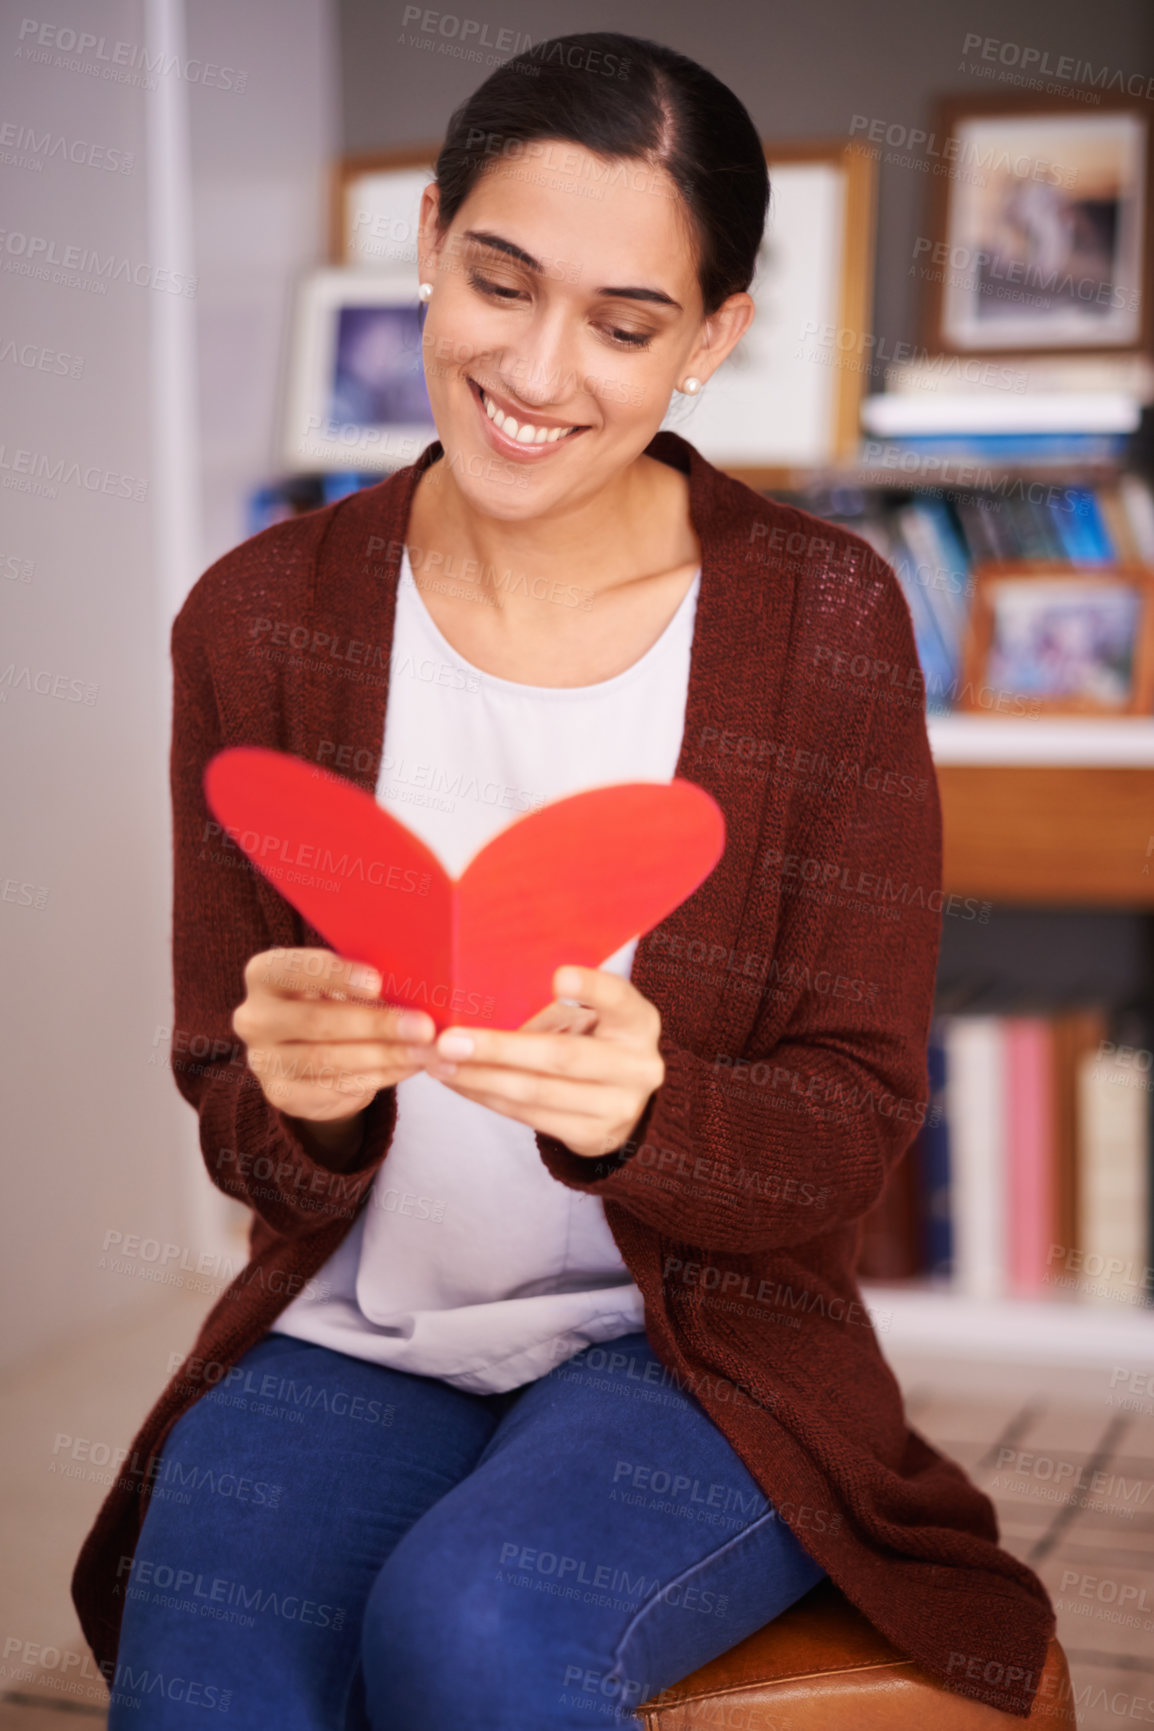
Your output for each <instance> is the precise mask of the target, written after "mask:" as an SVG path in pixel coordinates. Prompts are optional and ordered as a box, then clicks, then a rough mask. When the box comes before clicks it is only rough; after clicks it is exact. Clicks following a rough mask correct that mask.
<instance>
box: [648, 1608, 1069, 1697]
mask: <svg viewBox="0 0 1154 1731" xmlns="http://www.w3.org/2000/svg"><path fill="white" fill-rule="evenodd" d="M637 1713H638V1715H639V1716H640V1718H641V1721H642V1723H643V1724H644V1725H645V1727H646V1731H1011V1727H1013V1726H1021V1725H1036V1726H1043V1725H1044V1726H1045V1727H1046V1731H1077V1719H1076V1718H1075V1714H1074V1698H1073V1692H1072V1690H1071V1687H1070V1674H1069V1671H1068V1670H1067V1668H1066V1656H1065V1654H1064V1653H1063V1651H1062V1649H1061V1647H1060V1646H1059V1645H1058V1643H1057V1641H1056V1640H1054V1641H1051V1642H1050V1650H1049V1652H1048V1654H1047V1656H1046V1665H1045V1669H1044V1671H1043V1672H1042V1679H1041V1682H1040V1684H1039V1687H1038V1693H1037V1695H1036V1696H1035V1698H1034V1709H1033V1712H1032V1713H1031V1714H1030V1717H1029V1718H1028V1719H1018V1718H1015V1717H1014V1715H1013V1714H1012V1713H1000V1712H998V1711H997V1709H996V1708H994V1707H987V1706H986V1705H985V1704H984V1703H983V1702H981V1701H971V1700H970V1699H969V1698H968V1697H966V1696H964V1695H956V1694H954V1692H953V1690H951V1689H945V1688H943V1687H942V1685H941V1684H940V1683H938V1682H937V1681H936V1680H935V1679H934V1678H933V1677H930V1676H929V1675H928V1674H927V1673H926V1672H925V1671H922V1670H921V1669H919V1667H918V1666H917V1665H915V1664H914V1662H913V1660H912V1659H904V1658H903V1657H902V1656H901V1654H899V1653H897V1652H895V1651H894V1649H893V1648H892V1647H891V1646H890V1644H889V1642H888V1641H887V1640H886V1639H885V1637H884V1636H883V1635H879V1633H878V1631H877V1630H876V1629H875V1628H874V1627H873V1625H872V1623H869V1622H867V1621H866V1619H865V1618H864V1617H863V1616H862V1615H861V1613H860V1612H859V1611H857V1610H856V1609H855V1608H854V1607H853V1606H852V1605H851V1604H850V1603H849V1601H848V1600H847V1599H845V1598H844V1597H843V1596H842V1594H841V1593H839V1592H838V1590H837V1588H836V1587H834V1586H832V1585H831V1583H830V1582H828V1581H822V1582H821V1583H820V1584H819V1585H818V1586H816V1587H815V1588H814V1589H813V1591H812V1592H810V1593H807V1594H806V1596H805V1598H804V1599H799V1600H798V1602H797V1604H796V1605H792V1606H791V1607H790V1609H789V1610H788V1611H785V1612H783V1613H782V1615H781V1616H780V1617H777V1618H775V1619H774V1621H773V1622H772V1623H767V1624H766V1626H765V1628H764V1629H759V1630H758V1631H757V1633H756V1634H754V1635H750V1636H749V1638H748V1639H747V1640H745V1641H742V1642H741V1643H740V1645H739V1646H736V1647H732V1648H731V1649H730V1651H729V1652H728V1653H723V1654H722V1656H721V1657H720V1658H719V1659H713V1660H711V1662H710V1663H709V1664H708V1665H703V1666H702V1667H701V1669H700V1670H699V1671H694V1673H693V1675H692V1676H690V1677H686V1678H684V1679H683V1680H682V1681H681V1682H680V1683H675V1684H674V1685H673V1686H672V1687H671V1688H669V1689H664V1690H662V1692H661V1694H660V1695H654V1696H653V1697H652V1698H651V1699H650V1700H648V1701H643V1702H641V1703H640V1705H639V1706H638V1708H637Z"/></svg>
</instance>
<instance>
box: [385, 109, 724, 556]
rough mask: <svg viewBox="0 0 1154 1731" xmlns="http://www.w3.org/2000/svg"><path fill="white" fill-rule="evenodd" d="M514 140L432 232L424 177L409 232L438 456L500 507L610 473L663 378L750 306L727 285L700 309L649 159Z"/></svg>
mask: <svg viewBox="0 0 1154 1731" xmlns="http://www.w3.org/2000/svg"><path fill="white" fill-rule="evenodd" d="M531 148H532V147H527V148H526V152H525V154H524V155H523V156H521V157H520V159H519V160H513V159H511V158H509V157H504V158H501V157H495V158H494V161H493V166H492V167H490V168H489V169H487V170H486V172H485V173H483V174H482V175H481V176H480V178H479V179H478V181H477V183H476V184H475V185H474V187H473V190H472V192H471V193H470V194H469V196H468V198H467V199H466V200H465V202H464V203H463V205H462V206H461V209H460V210H459V211H458V212H457V215H456V217H455V219H454V221H453V222H452V224H451V225H450V227H449V229H448V230H447V231H446V232H445V233H444V234H443V235H442V234H438V233H437V230H436V225H435V217H436V210H437V201H438V194H437V191H436V188H434V187H430V188H429V189H427V190H426V192H425V194H424V198H423V201H422V206H421V243H420V249H419V256H420V276H421V281H423V282H431V283H432V284H433V285H434V288H433V296H432V299H431V300H430V301H429V303H428V311H427V314H426V320H425V327H424V335H423V349H424V362H425V377H426V384H427V387H428V392H429V401H430V403H431V405H432V409H433V415H434V418H435V420H436V424H437V434H438V437H439V439H440V442H441V445H442V446H443V448H444V451H445V458H446V461H447V463H448V467H449V470H450V472H451V473H452V474H453V477H454V479H455V481H456V483H457V485H458V487H459V488H460V490H461V492H462V493H463V494H464V495H465V497H466V498H467V499H468V501H469V502H470V503H471V504H472V505H473V506H474V507H475V508H476V509H477V510H479V511H482V512H484V513H485V514H486V515H489V516H494V517H501V518H506V519H510V520H518V521H519V520H525V519H528V518H533V517H538V516H544V515H547V514H549V513H550V512H551V511H552V510H554V509H555V508H557V507H559V506H563V507H564V508H566V509H570V508H572V507H573V506H574V505H576V504H580V503H582V502H583V501H585V500H587V499H591V498H593V497H594V496H595V495H596V494H597V493H598V492H600V490H601V489H602V488H603V487H605V486H606V484H607V483H609V482H611V481H612V480H614V479H615V478H616V477H617V476H618V475H619V473H620V472H621V471H622V470H623V469H624V468H625V467H626V466H627V465H628V464H629V463H631V462H632V461H633V460H634V458H636V457H637V456H638V455H639V454H640V453H641V452H642V451H643V450H644V449H645V447H646V445H647V444H648V443H649V441H650V439H651V438H652V437H653V435H654V433H655V432H656V431H657V428H658V427H659V426H660V424H661V421H662V419H663V418H664V416H665V413H666V410H667V409H668V407H669V400H670V396H671V394H672V392H673V390H674V387H675V386H678V385H680V384H681V383H682V382H683V381H684V379H685V378H686V376H687V375H690V374H692V375H695V376H696V377H697V378H699V379H701V380H702V382H703V383H704V381H705V379H706V378H707V377H708V376H709V374H710V373H711V372H712V371H714V369H715V368H716V367H718V366H719V365H720V364H721V362H722V361H723V360H724V358H725V356H726V355H727V354H728V353H729V351H730V349H732V348H733V346H734V344H735V343H736V342H737V341H738V339H739V337H740V336H741V334H742V332H743V331H744V330H745V328H746V327H747V325H748V323H749V321H750V319H751V318H752V316H753V302H752V300H751V299H750V297H749V295H745V294H739V295H733V296H731V297H730V299H729V300H728V301H726V303H725V305H724V307H722V308H721V309H720V310H719V311H718V312H717V313H715V314H714V315H713V316H712V317H711V318H710V319H708V320H706V319H705V317H704V312H703V308H702V302H701V291H700V289H699V287H698V283H697V270H696V261H695V254H694V249H693V243H692V239H691V234H690V228H689V220H688V215H687V213H686V211H685V208H684V205H683V204H682V202H681V200H680V198H679V197H678V195H677V194H676V191H675V188H674V186H673V183H672V181H671V180H670V179H669V177H668V175H666V174H665V172H664V171H663V170H655V169H653V168H651V167H650V166H649V165H647V164H645V163H643V162H639V161H627V162H613V163H610V162H606V161H604V160H603V159H601V158H598V157H596V156H594V155H593V154H592V153H591V152H590V151H587V150H585V149H583V148H582V147H581V146H579V145H576V144H569V143H559V142H557V141H547V143H546V144H545V145H544V146H543V147H542V148H541V149H540V150H539V153H538V154H537V155H533V154H530V150H531ZM542 163H544V164H546V165H549V164H551V165H552V166H545V167H542V166H541V165H542ZM561 164H563V165H564V171H565V176H566V177H565V178H564V179H562V175H561V173H560V172H559V165H561ZM558 183H560V184H558ZM494 411H496V418H494ZM501 419H503V420H504V425H501V424H500V421H501ZM571 428H572V429H577V430H575V431H570V430H569V429H571ZM526 429H527V430H526ZM550 435H552V436H550Z"/></svg>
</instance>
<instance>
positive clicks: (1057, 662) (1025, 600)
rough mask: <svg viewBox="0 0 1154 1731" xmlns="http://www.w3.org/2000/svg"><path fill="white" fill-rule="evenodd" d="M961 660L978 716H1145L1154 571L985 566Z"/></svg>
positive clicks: (967, 697) (1153, 658) (1153, 647)
mask: <svg viewBox="0 0 1154 1731" xmlns="http://www.w3.org/2000/svg"><path fill="white" fill-rule="evenodd" d="M974 580H975V589H974V599H973V605H972V608H971V612H970V619H969V628H968V632H967V637H966V642H965V645H964V650H963V657H962V685H963V690H962V698H961V702H960V704H959V708H960V709H962V710H965V711H968V712H969V713H977V712H979V711H981V712H983V713H985V714H993V715H997V714H1014V713H1017V714H1021V713H1022V705H1021V703H1020V702H1019V701H1018V700H1019V699H1025V700H1026V701H1027V703H1028V705H1029V710H1028V713H1032V714H1048V715H1145V714H1148V713H1149V712H1150V709H1151V707H1152V705H1154V569H1150V568H1148V567H1145V566H1127V565H1117V566H1104V567H1101V568H1094V569H1088V568H1087V567H1086V566H1082V565H1079V566H1068V565H1059V564H1054V563H1049V562H1047V561H1029V562H1024V563H1020V564H1015V563H1003V564H989V565H982V566H979V567H978V568H977V570H976V571H975V573H974Z"/></svg>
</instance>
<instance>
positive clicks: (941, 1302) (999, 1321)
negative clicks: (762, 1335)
mask: <svg viewBox="0 0 1154 1731" xmlns="http://www.w3.org/2000/svg"><path fill="white" fill-rule="evenodd" d="M862 1296H863V1297H864V1299H865V1302H866V1308H867V1309H868V1310H869V1312H870V1315H871V1317H872V1318H873V1321H874V1327H875V1329H876V1330H877V1335H878V1340H879V1342H880V1344H881V1348H882V1351H883V1353H884V1352H885V1351H886V1348H887V1346H891V1345H892V1346H893V1347H894V1348H895V1349H898V1350H905V1351H909V1352H924V1353H926V1354H927V1355H932V1356H937V1355H941V1356H945V1357H949V1358H975V1357H981V1358H985V1359H997V1360H1001V1361H1007V1362H1013V1363H1021V1364H1065V1365H1086V1366H1091V1367H1093V1368H1096V1369H1099V1370H1100V1369H1101V1368H1102V1367H1103V1365H1107V1366H1108V1365H1110V1364H1113V1363H1118V1364H1124V1365H1125V1366H1126V1369H1127V1371H1132V1370H1141V1371H1146V1370H1150V1369H1154V1310H1152V1309H1148V1308H1146V1307H1144V1306H1140V1305H1133V1306H1128V1305H1121V1304H1119V1305H1102V1304H1078V1303H1070V1302H1069V1301H1063V1300H1061V1299H1055V1300H1052V1301H1050V1300H1039V1299H1027V1298H1007V1299H979V1298H967V1297H965V1296H964V1295H962V1294H959V1293H952V1292H949V1291H945V1290H942V1289H941V1288H926V1287H916V1286H877V1285H874V1284H872V1283H866V1282H863V1284H862Z"/></svg>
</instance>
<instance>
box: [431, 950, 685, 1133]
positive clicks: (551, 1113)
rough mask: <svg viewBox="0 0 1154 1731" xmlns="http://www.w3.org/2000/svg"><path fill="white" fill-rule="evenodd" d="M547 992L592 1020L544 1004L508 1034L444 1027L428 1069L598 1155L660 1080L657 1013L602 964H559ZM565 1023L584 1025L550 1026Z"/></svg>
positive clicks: (632, 1120)
mask: <svg viewBox="0 0 1154 1731" xmlns="http://www.w3.org/2000/svg"><path fill="white" fill-rule="evenodd" d="M553 990H554V991H555V992H556V993H557V996H558V998H576V999H577V1000H578V1002H579V1003H580V1004H582V1005H588V1006H589V1010H590V1011H592V1022H591V1025H590V1017H589V1015H588V1013H586V1014H585V1015H584V1016H583V1015H582V1014H581V1012H580V1011H577V1012H573V1011H568V1012H567V1011H566V1010H565V1007H564V1006H558V1005H555V1004H550V1005H549V1006H548V1007H547V1008H546V1009H544V1010H542V1011H540V1012H539V1013H538V1014H537V1015H536V1016H534V1017H532V1018H531V1019H530V1020H529V1021H528V1022H526V1023H525V1025H524V1027H522V1028H518V1029H517V1030H516V1031H515V1032H510V1033H506V1032H504V1031H502V1030H501V1029H498V1028H446V1029H445V1031H444V1033H443V1034H441V1035H440V1037H439V1038H438V1040H437V1041H436V1044H435V1046H434V1049H433V1052H432V1053H431V1054H430V1055H429V1057H428V1058H427V1059H426V1060H425V1068H426V1069H427V1070H428V1072H429V1074H430V1076H435V1077H436V1078H437V1079H438V1080H439V1081H441V1082H444V1083H445V1085H446V1087H449V1088H452V1089H453V1090H454V1092H455V1093H458V1094H463V1095H464V1096H465V1098H466V1099H467V1100H475V1101H477V1103H478V1105H481V1106H488V1107H490V1109H491V1110H492V1111H494V1112H500V1113H501V1114H502V1115H503V1116H504V1117H506V1118H515V1119H516V1120H517V1121H518V1122H519V1123H521V1124H528V1125H529V1127H530V1128H531V1129H533V1130H540V1131H541V1132H542V1133H543V1134H544V1135H547V1136H555V1137H556V1138H557V1140H558V1141H559V1142H563V1143H564V1144H565V1146H566V1147H567V1148H571V1149H572V1151H573V1153H574V1154H582V1155H585V1156H586V1158H588V1159H590V1160H595V1159H597V1158H598V1157H599V1156H601V1155H603V1154H610V1153H612V1152H613V1151H614V1149H617V1148H620V1147H621V1145H622V1143H623V1142H626V1141H628V1139H629V1136H630V1134H631V1133H632V1131H633V1129H634V1126H635V1125H636V1124H637V1121H638V1119H639V1118H640V1117H641V1114H642V1113H643V1112H644V1110H645V1107H646V1105H647V1103H648V1101H649V1096H650V1095H651V1094H652V1093H653V1092H654V1090H655V1089H656V1088H659V1087H660V1086H661V1084H662V1082H663V1081H664V1080H665V1062H664V1060H663V1058H662V1057H661V1054H660V1052H659V1051H658V1045H657V1042H658V1039H659V1037H660V1034H661V1016H660V1014H659V1012H658V1010H657V1008H656V1006H655V1005H653V1004H651V1003H650V1001H649V999H648V998H645V997H643V996H642V995H641V993H640V992H639V991H638V990H637V988H636V986H634V985H632V984H631V983H630V982H629V981H628V980H623V979H622V978H621V976H620V975H619V974H613V973H609V972H608V971H607V970H606V969H604V968H578V967H563V968H558V969H557V972H556V973H555V974H554V975H553ZM565 1025H575V1026H580V1027H582V1028H583V1029H586V1028H587V1031H583V1032H581V1033H559V1032H556V1031H550V1030H556V1029H557V1027H558V1026H565Z"/></svg>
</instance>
